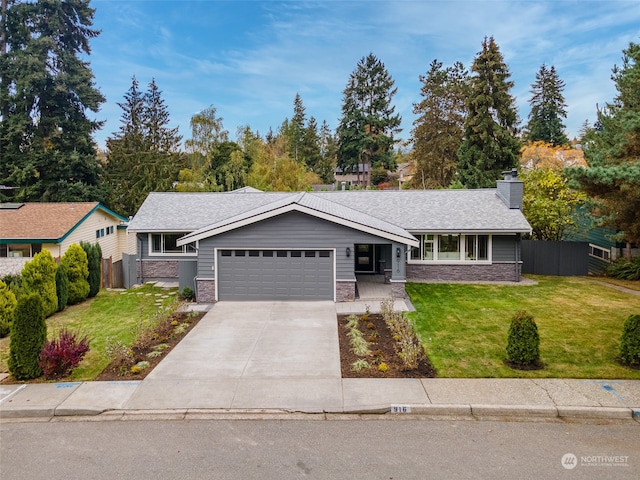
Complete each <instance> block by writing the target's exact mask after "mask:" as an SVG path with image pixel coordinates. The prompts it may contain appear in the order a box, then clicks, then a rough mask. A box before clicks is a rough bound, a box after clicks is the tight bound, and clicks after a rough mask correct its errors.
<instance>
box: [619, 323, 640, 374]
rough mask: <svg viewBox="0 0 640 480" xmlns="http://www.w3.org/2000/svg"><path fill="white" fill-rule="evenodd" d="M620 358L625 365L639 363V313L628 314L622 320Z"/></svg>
mask: <svg viewBox="0 0 640 480" xmlns="http://www.w3.org/2000/svg"><path fill="white" fill-rule="evenodd" d="M620 359H621V360H622V362H623V363H625V364H627V365H640V315H630V316H629V318H627V319H626V320H625V322H624V327H623V328H622V336H621V337H620Z"/></svg>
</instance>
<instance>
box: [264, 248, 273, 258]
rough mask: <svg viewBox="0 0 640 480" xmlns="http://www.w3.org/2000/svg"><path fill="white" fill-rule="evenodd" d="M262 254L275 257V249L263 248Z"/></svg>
mask: <svg viewBox="0 0 640 480" xmlns="http://www.w3.org/2000/svg"><path fill="white" fill-rule="evenodd" d="M262 256H263V257H273V250H263V252H262Z"/></svg>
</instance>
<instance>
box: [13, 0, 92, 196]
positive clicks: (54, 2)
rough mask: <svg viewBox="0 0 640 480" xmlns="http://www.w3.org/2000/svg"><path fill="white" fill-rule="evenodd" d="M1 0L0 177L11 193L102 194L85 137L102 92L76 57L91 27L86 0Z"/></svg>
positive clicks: (83, 50) (84, 50)
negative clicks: (2, 6) (4, 8)
mask: <svg viewBox="0 0 640 480" xmlns="http://www.w3.org/2000/svg"><path fill="white" fill-rule="evenodd" d="M3 3H4V2H3ZM6 7H7V8H6V11H5V12H4V15H3V22H2V25H1V26H0V28H1V29H2V32H1V33H2V42H3V43H2V48H1V50H2V51H1V52H0V152H1V153H0V154H1V155H2V161H1V162H0V184H6V185H9V186H11V187H14V189H13V193H12V198H13V199H14V200H22V201H74V200H75V201H79V200H83V201H85V200H103V199H104V191H103V190H102V189H101V188H100V187H99V173H100V165H99V163H98V161H97V159H96V147H95V145H94V143H93V139H92V134H93V133H94V132H95V131H96V130H97V129H98V128H99V127H100V125H101V122H98V121H96V120H92V119H90V118H89V117H88V116H87V114H88V112H89V111H92V112H97V111H98V110H99V108H100V105H101V104H102V103H103V102H104V101H105V99H104V97H103V96H102V94H101V93H100V92H99V91H98V89H97V88H96V87H95V84H94V77H93V74H92V72H91V69H90V67H89V63H88V62H87V61H86V60H84V59H82V58H81V56H82V55H89V54H90V53H91V49H90V47H89V41H90V40H91V39H92V38H95V37H96V36H97V35H98V33H99V32H98V31H97V30H93V29H92V28H91V26H92V25H93V14H94V10H93V9H92V8H90V7H89V0H66V1H62V0H49V1H38V2H18V1H12V2H9V3H8V4H7V5H6ZM2 193H3V191H0V197H1V196H2ZM1 199H2V198H0V200H1Z"/></svg>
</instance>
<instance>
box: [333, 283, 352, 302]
mask: <svg viewBox="0 0 640 480" xmlns="http://www.w3.org/2000/svg"><path fill="white" fill-rule="evenodd" d="M355 299H356V282H355V281H353V282H336V302H353V301H354V300H355Z"/></svg>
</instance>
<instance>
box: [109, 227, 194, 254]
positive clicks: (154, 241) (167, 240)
mask: <svg viewBox="0 0 640 480" xmlns="http://www.w3.org/2000/svg"><path fill="white" fill-rule="evenodd" d="M111 228H113V227H111ZM112 233H113V230H112ZM185 235H186V233H153V234H151V235H150V236H151V239H150V242H149V245H150V246H151V251H150V252H149V254H150V255H195V254H196V253H197V252H196V244H195V243H194V242H192V243H189V244H187V245H182V246H178V244H177V242H178V239H179V238H181V237H183V236H185Z"/></svg>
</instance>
